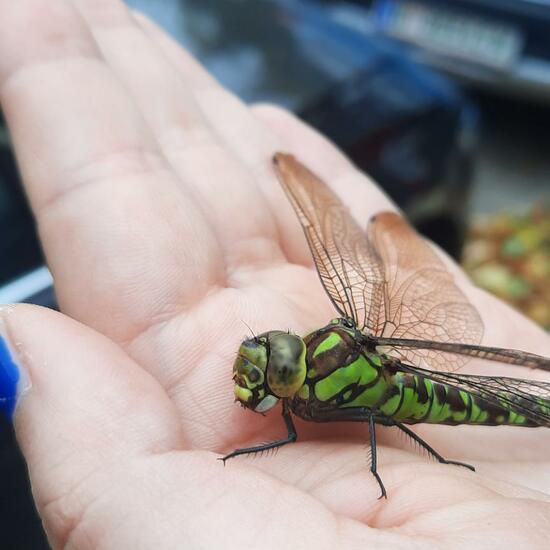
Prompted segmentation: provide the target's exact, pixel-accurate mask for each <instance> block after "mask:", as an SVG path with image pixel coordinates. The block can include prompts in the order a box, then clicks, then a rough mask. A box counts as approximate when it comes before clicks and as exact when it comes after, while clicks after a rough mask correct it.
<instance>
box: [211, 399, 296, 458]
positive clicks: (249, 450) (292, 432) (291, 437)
mask: <svg viewBox="0 0 550 550" xmlns="http://www.w3.org/2000/svg"><path fill="white" fill-rule="evenodd" d="M283 419H284V421H285V425H286V429H287V432H288V434H287V436H286V437H285V438H284V439H278V440H277V441H271V442H270V443H263V444H262V445H256V446H255V447H245V448H243V449H235V450H234V451H233V452H231V453H229V454H228V455H225V456H224V457H222V458H220V459H219V460H222V461H223V463H224V464H225V461H226V460H229V459H230V458H234V457H236V456H239V455H249V454H254V453H261V452H262V451H268V450H269V449H276V448H277V447H282V446H283V445H286V444H287V443H294V442H295V441H296V439H297V438H298V434H297V433H296V428H295V427H294V422H293V421H292V416H291V415H290V409H289V406H288V403H287V401H286V400H284V401H283Z"/></svg>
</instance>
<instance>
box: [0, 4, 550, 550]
mask: <svg viewBox="0 0 550 550" xmlns="http://www.w3.org/2000/svg"><path fill="white" fill-rule="evenodd" d="M127 4H128V5H129V6H130V7H132V8H134V9H138V10H140V11H142V12H144V13H146V14H148V15H149V16H150V17H151V18H152V19H154V20H155V21H157V23H159V24H160V25H161V26H162V27H164V28H165V29H166V30H167V31H168V32H169V33H170V34H171V35H172V36H173V37H174V38H175V39H176V40H178V41H179V42H180V43H181V44H182V45H183V46H185V47H186V48H187V49H188V50H190V51H191V52H192V53H193V54H194V55H195V56H196V57H197V58H198V59H199V60H200V61H201V62H202V63H203V64H204V65H205V66H206V67H207V68H208V69H209V70H210V71H211V72H212V73H213V74H214V75H215V76H216V77H217V78H218V79H219V80H220V81H221V83H222V84H224V85H225V86H226V87H228V88H229V89H231V90H232V91H233V92H234V93H235V94H237V95H238V96H239V97H241V98H242V99H243V100H245V101H247V102H254V101H272V102H275V103H277V104H279V105H282V106H284V107H287V108H289V109H291V110H292V111H293V112H295V113H296V114H298V115H299V116H300V117H301V118H303V119H304V120H306V121H307V122H309V123H310V124H312V125H313V126H315V127H316V128H318V129H319V130H321V131H322V132H323V133H325V134H326V135H327V136H328V137H329V138H331V139H332V140H333V141H334V142H335V143H336V144H337V145H338V146H339V147H340V148H342V149H343V150H344V151H345V152H346V153H347V154H348V155H349V156H350V157H351V158H352V159H353V161H354V162H355V163H356V164H357V165H358V166H359V167H360V168H361V169H362V170H364V171H365V172H367V173H368V174H370V175H371V176H372V177H373V178H374V179H375V180H376V181H377V182H378V183H379V184H380V185H381V186H382V187H383V189H384V190H385V191H386V192H387V193H388V194H389V195H390V196H391V197H392V198H393V199H394V200H395V201H396V202H397V204H398V205H399V206H400V207H401V208H402V209H403V210H404V211H405V212H406V213H407V215H408V217H409V219H410V220H411V221H412V222H413V223H414V224H415V225H416V227H417V228H418V229H419V230H420V231H421V232H422V233H423V234H425V235H426V236H428V237H430V238H431V239H432V240H434V241H435V242H437V243H438V244H439V245H440V246H442V247H443V248H444V249H445V250H447V252H449V253H450V254H451V255H452V256H454V257H455V258H456V259H457V260H459V261H461V262H462V263H463V265H464V267H465V268H466V270H467V271H468V272H469V273H470V275H471V277H472V278H473V280H474V281H475V282H476V283H477V284H478V285H480V286H483V287H485V288H487V289H489V290H490V291H492V292H494V293H495V294H497V295H498V296H500V297H501V298H503V299H505V300H507V301H509V302H510V303H511V304H512V305H514V306H515V307H517V308H518V309H520V310H522V311H523V312H524V313H525V314H526V315H529V316H530V317H531V318H533V319H534V320H535V321H536V322H538V323H540V324H541V325H542V326H543V327H545V328H546V329H547V330H550V282H549V281H550V153H549V152H550V33H549V32H548V29H550V0H372V1H368V0H363V1H362V0H355V1H352V0H349V1H345V2H341V1H331V0H128V1H127ZM135 61H136V63H137V64H139V59H136V60H135ZM0 115H1V113H0ZM0 254H1V257H2V258H3V259H4V260H3V262H2V263H1V264H0V303H7V302H15V301H27V302H33V303H38V304H42V305H46V306H49V307H56V303H55V296H54V293H53V289H52V286H51V276H50V274H49V272H48V270H47V269H46V268H45V267H44V262H43V258H42V255H41V250H40V245H39V243H38V240H37V237H36V233H35V227H34V222H33V219H32V216H31V214H30V212H29V209H28V207H27V204H26V201H25V197H24V194H23V192H22V190H21V184H20V180H19V177H18V173H17V168H16V165H15V160H14V157H13V153H12V150H11V148H10V139H9V134H8V132H7V130H6V128H5V125H4V123H3V119H1V118H0ZM0 471H2V481H1V487H0V491H1V494H2V498H1V499H0V532H1V533H2V540H3V542H2V544H1V545H2V548H15V549H19V548H33V549H41V548H47V544H46V541H45V538H44V535H43V533H42V530H41V526H40V521H39V519H38V518H37V516H36V514H35V512H34V508H33V504H32V499H31V497H30V492H29V489H28V481H27V478H26V470H25V466H24V463H23V461H22V459H21V457H20V456H19V454H18V451H17V450H16V446H15V443H14V437H13V433H12V429H11V426H10V425H9V423H8V422H6V421H2V423H1V424H0Z"/></svg>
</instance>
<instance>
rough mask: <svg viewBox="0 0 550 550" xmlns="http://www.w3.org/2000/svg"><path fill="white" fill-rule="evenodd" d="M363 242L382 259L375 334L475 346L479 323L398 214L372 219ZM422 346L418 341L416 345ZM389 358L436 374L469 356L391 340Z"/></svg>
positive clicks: (480, 330)
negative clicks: (380, 308) (379, 310)
mask: <svg viewBox="0 0 550 550" xmlns="http://www.w3.org/2000/svg"><path fill="white" fill-rule="evenodd" d="M368 240H369V241H370V242H371V243H372V244H373V245H374V247H375V248H376V250H377V252H378V254H379V256H380V257H381V258H382V261H383V264H384V269H385V281H386V301H385V304H384V308H383V313H384V315H385V319H384V322H381V323H380V325H379V329H378V330H377V331H376V332H375V335H376V336H380V337H385V338H394V339H406V340H412V341H414V340H416V341H418V340H422V341H424V340H431V341H432V343H445V344H449V343H456V344H458V343H461V344H470V345H472V344H478V343H479V342H480V341H481V338H482V336H483V322H482V320H481V318H480V316H479V314H478V312H477V310H476V309H475V308H474V306H473V305H472V304H471V303H470V302H469V301H468V299H467V298H466V296H465V295H464V294H463V293H462V292H461V290H460V289H459V288H458V286H457V285H456V283H455V281H454V278H453V276H452V274H451V273H450V272H449V270H448V269H447V268H446V266H445V264H444V263H443V262H442V261H441V259H440V258H439V257H438V255H437V254H436V252H435V251H434V250H433V249H432V248H431V246H430V245H429V244H428V243H427V242H426V241H425V240H423V239H422V238H421V237H420V236H419V235H418V233H416V231H415V230H414V229H413V228H412V227H411V226H410V225H409V224H408V223H407V222H406V221H405V220H404V219H403V218H402V217H401V216H399V215H397V214H394V213H391V212H384V213H381V214H378V215H377V216H375V217H373V218H372V219H371V221H370V223H369V226H368ZM417 343H422V342H417ZM393 344H394V345H395V346H396V347H395V348H393V351H392V352H390V353H391V354H392V355H395V356H397V357H399V358H400V359H405V360H407V361H409V362H412V363H414V364H416V365H422V366H427V367H429V368H432V369H436V370H456V369H458V368H459V367H461V366H462V365H463V364H464V363H466V362H467V361H468V360H469V357H468V356H465V355H457V354H456V352H454V353H451V352H450V351H446V352H445V351H443V350H440V349H435V348H434V347H430V348H421V347H414V346H413V345H410V346H409V347H404V346H403V344H404V342H403V343H399V342H394V343H393Z"/></svg>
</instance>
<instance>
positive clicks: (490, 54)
mask: <svg viewBox="0 0 550 550" xmlns="http://www.w3.org/2000/svg"><path fill="white" fill-rule="evenodd" d="M351 2H353V3H354V4H356V5H357V6H358V7H360V8H361V9H362V10H363V11H364V13H363V15H362V16H361V15H360V12H358V13H357V15H356V16H357V17H358V18H361V17H362V18H363V20H364V22H363V25H361V24H358V22H357V21H355V22H354V23H353V24H354V26H356V27H360V28H362V30H363V32H365V33H366V34H368V35H371V33H373V32H374V33H379V34H382V35H384V36H389V37H392V38H394V39H397V40H399V41H400V42H402V43H404V44H407V45H409V46H410V47H411V55H412V56H413V58H414V59H415V60H417V61H420V62H422V63H425V64H427V65H430V66H432V67H434V68H437V69H440V70H442V71H444V72H446V73H448V74H449V75H452V76H454V77H457V78H460V79H461V80H463V81H464V82H468V83H470V84H473V85H474V86H476V87H479V88H483V89H488V90H490V91H493V92H497V93H500V94H505V95H512V96H518V97H522V98H526V99H535V100H537V101H540V102H543V103H548V102H550V33H549V32H548V31H549V29H550V1H548V0H351ZM328 4H338V3H334V2H328ZM366 19H368V22H365V21H366Z"/></svg>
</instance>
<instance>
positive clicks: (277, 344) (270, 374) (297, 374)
mask: <svg viewBox="0 0 550 550" xmlns="http://www.w3.org/2000/svg"><path fill="white" fill-rule="evenodd" d="M305 356H306V346H305V343H304V341H303V340H302V339H301V338H300V337H299V336H296V335H294V334H287V333H286V332H278V333H272V334H270V336H269V358H268V363H267V383H268V385H269V388H270V390H271V391H272V393H273V394H274V395H277V396H278V397H291V396H293V395H294V394H295V393H296V392H297V391H298V390H299V389H300V388H301V387H302V385H303V383H304V380H305V379H306V370H307V369H306V361H305Z"/></svg>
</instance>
